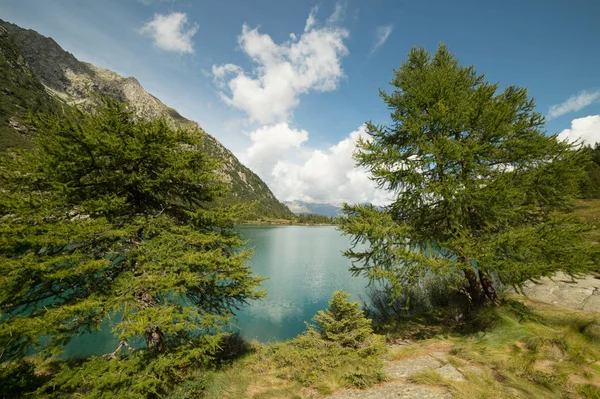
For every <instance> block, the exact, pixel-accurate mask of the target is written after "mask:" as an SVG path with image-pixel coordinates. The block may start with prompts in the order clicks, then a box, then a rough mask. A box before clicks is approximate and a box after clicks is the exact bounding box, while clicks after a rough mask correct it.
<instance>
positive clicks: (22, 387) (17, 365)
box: [0, 361, 46, 398]
mask: <svg viewBox="0 0 600 399" xmlns="http://www.w3.org/2000/svg"><path fill="white" fill-rule="evenodd" d="M45 379H46V378H45V377H44V376H43V375H39V374H36V373H35V366H34V364H33V363H31V362H28V361H18V362H6V363H2V364H0V381H1V383H0V398H20V397H23V396H25V394H27V393H30V392H33V391H35V390H36V389H37V388H39V387H40V386H42V385H43V383H44V382H45Z"/></svg>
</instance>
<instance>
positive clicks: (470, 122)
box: [341, 45, 590, 304]
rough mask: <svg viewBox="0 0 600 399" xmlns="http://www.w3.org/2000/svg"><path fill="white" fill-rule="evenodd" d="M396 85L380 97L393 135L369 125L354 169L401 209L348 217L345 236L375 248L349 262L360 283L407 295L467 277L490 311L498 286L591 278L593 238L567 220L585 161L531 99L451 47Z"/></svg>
mask: <svg viewBox="0 0 600 399" xmlns="http://www.w3.org/2000/svg"><path fill="white" fill-rule="evenodd" d="M391 84H392V85H393V86H394V90H393V92H392V93H389V94H388V93H385V92H383V91H381V92H380V94H381V97H382V98H383V101H384V102H385V104H386V105H387V106H388V108H389V109H390V111H391V120H392V123H391V124H389V125H381V126H379V125H375V124H373V123H368V124H367V131H368V133H369V135H370V138H369V139H366V140H361V141H360V142H359V143H358V149H357V153H356V154H355V158H356V160H357V163H358V165H360V166H363V167H366V168H367V169H368V170H369V171H370V172H371V174H372V175H373V178H374V180H375V181H376V182H377V184H378V185H379V187H380V188H382V189H386V190H388V191H389V192H390V194H391V195H392V196H393V202H392V203H391V204H390V205H389V206H387V207H386V208H385V209H384V210H383V211H381V210H378V209H375V208H373V207H370V206H362V205H357V206H346V207H345V208H344V211H345V214H346V216H347V218H342V220H341V230H342V231H343V232H345V233H346V234H349V235H352V236H353V237H354V244H355V245H356V244H359V243H360V244H364V243H368V244H369V245H361V246H360V247H356V246H355V247H354V249H351V250H349V251H347V252H346V255H347V256H348V257H350V258H351V259H352V260H353V264H354V266H353V268H352V270H353V272H354V273H356V274H360V273H364V274H366V275H367V276H369V277H371V278H372V279H383V280H386V281H387V282H388V284H389V285H390V286H391V287H392V290H394V292H395V294H397V295H400V294H401V292H402V290H403V288H406V287H410V286H416V285H417V284H418V283H419V282H420V281H422V280H423V279H424V278H425V277H426V276H428V275H430V274H431V273H434V274H437V275H440V276H453V275H455V276H456V275H457V276H461V277H462V280H461V281H462V282H463V283H464V285H467V283H468V291H469V294H470V298H471V300H472V301H473V302H474V303H475V304H482V303H484V302H488V301H491V302H494V303H497V302H498V296H497V294H496V291H495V289H494V286H495V284H494V283H495V282H501V283H504V284H509V285H515V286H520V285H521V284H522V283H524V282H525V281H526V280H528V279H535V278H537V277H540V276H548V275H551V274H553V273H554V272H556V271H557V270H565V271H567V272H569V273H576V272H579V271H584V270H586V268H587V267H588V266H590V264H589V256H588V255H589V250H588V249H587V248H586V245H585V243H584V241H583V240H581V239H580V237H581V236H580V233H581V231H582V230H583V229H584V227H583V226H582V225H581V224H580V223H579V221H578V220H577V219H576V218H575V217H574V216H572V215H569V214H567V213H565V211H568V210H569V209H571V206H572V204H573V203H572V200H573V199H574V197H575V196H576V195H577V193H578V186H579V184H580V181H581V178H582V177H583V176H584V167H585V164H586V162H585V156H584V154H583V153H582V151H580V150H579V148H578V147H577V146H573V145H571V144H568V143H565V142H559V141H557V140H556V136H546V135H545V134H544V132H543V131H542V128H543V124H544V117H543V116H542V115H541V114H539V113H537V112H535V104H534V102H533V100H532V99H531V98H529V97H528V95H527V91H526V89H524V88H519V87H515V86H509V87H506V88H505V89H504V90H502V91H500V90H499V87H498V84H492V83H489V82H487V81H486V80H485V76H484V75H481V74H477V73H476V72H475V70H474V68H473V67H472V66H469V67H465V66H461V65H460V64H459V62H458V60H457V59H456V57H455V56H453V55H452V54H451V53H450V52H449V51H448V50H447V48H446V47H445V46H444V45H441V46H440V47H439V49H438V51H437V52H436V53H435V54H434V55H430V54H429V53H428V52H427V51H426V50H425V49H418V48H415V49H413V50H412V51H411V52H410V53H409V55H408V59H407V60H406V61H404V62H403V63H402V65H401V67H400V69H399V70H397V71H394V78H393V79H392V81H391ZM363 248H367V249H363ZM453 280H456V279H453ZM457 288H458V287H457Z"/></svg>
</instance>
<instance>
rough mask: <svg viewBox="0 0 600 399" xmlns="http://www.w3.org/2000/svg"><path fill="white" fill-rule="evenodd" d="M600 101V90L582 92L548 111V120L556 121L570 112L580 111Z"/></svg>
mask: <svg viewBox="0 0 600 399" xmlns="http://www.w3.org/2000/svg"><path fill="white" fill-rule="evenodd" d="M598 99H600V90H596V91H592V92H588V91H585V90H584V91H581V92H579V93H577V94H576V95H574V96H571V97H569V98H568V99H567V101H565V102H563V103H561V104H555V105H552V106H551V107H550V110H549V111H548V119H555V118H558V117H559V116H563V115H564V114H568V113H569V112H574V111H579V110H581V109H583V108H585V107H587V106H588V105H590V104H592V103H594V102H596V101H597V100H598Z"/></svg>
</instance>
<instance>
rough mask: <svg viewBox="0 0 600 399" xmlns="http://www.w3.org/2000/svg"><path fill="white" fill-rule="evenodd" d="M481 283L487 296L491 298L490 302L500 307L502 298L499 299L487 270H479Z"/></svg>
mask: <svg viewBox="0 0 600 399" xmlns="http://www.w3.org/2000/svg"><path fill="white" fill-rule="evenodd" d="M479 281H480V282H481V286H482V287H483V290H484V291H485V295H486V296H487V297H488V298H489V300H490V301H491V302H492V303H493V304H494V305H499V304H500V298H498V294H497V293H496V289H495V288H494V284H493V283H492V280H490V277H489V275H488V273H487V272H486V271H485V270H481V269H479Z"/></svg>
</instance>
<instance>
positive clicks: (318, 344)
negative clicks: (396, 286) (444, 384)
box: [253, 291, 386, 389]
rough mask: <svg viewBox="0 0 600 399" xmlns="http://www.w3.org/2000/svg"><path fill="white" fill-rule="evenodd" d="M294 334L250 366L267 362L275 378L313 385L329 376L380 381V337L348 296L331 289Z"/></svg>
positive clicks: (359, 382)
mask: <svg viewBox="0 0 600 399" xmlns="http://www.w3.org/2000/svg"><path fill="white" fill-rule="evenodd" d="M313 321H314V325H309V328H308V330H307V331H306V332H305V333H304V334H301V335H299V336H298V337H297V338H295V339H293V340H291V341H287V342H282V343H278V344H274V345H270V346H268V347H267V348H266V350H265V351H264V352H263V353H261V354H259V355H258V356H257V358H256V360H255V362H254V365H253V367H255V368H259V369H260V370H262V369H263V368H264V367H265V364H269V365H271V366H272V368H273V369H274V370H275V375H276V376H277V377H279V378H284V379H289V380H294V381H297V382H300V383H301V384H302V385H304V386H307V387H308V386H312V387H316V388H317V389H318V388H319V386H320V384H321V382H323V381H329V380H331V379H332V378H333V379H334V380H336V382H337V383H338V384H339V385H341V386H355V387H359V388H365V387H368V386H370V385H373V384H376V383H378V382H381V381H382V380H383V378H384V375H383V360H382V356H383V354H384V353H385V351H386V346H385V340H384V338H383V337H382V336H379V335H376V334H374V333H373V329H372V328H371V321H370V320H369V319H367V318H366V317H365V316H364V313H363V312H362V311H361V310H360V309H359V304H358V303H351V302H348V294H346V293H344V292H342V291H336V292H335V293H334V295H333V299H332V301H331V302H330V303H329V308H328V309H326V310H324V311H320V312H319V313H318V314H317V315H316V316H315V317H314V319H313Z"/></svg>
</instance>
